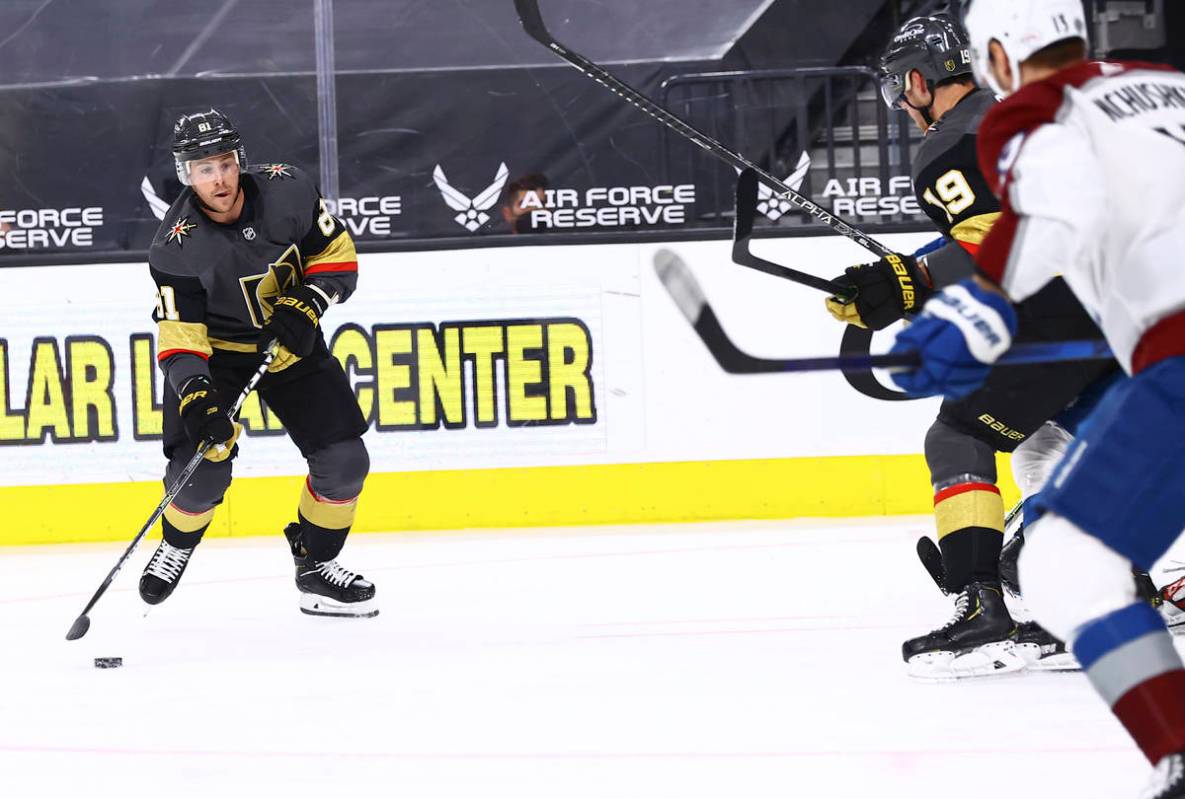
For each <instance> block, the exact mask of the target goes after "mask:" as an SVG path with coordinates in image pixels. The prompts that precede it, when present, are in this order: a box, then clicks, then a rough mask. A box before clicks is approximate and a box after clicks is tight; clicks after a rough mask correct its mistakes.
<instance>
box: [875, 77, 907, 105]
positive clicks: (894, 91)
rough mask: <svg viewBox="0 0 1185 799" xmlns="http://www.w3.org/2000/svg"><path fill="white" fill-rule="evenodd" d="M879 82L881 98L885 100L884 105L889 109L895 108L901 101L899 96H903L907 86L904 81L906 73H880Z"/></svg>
mask: <svg viewBox="0 0 1185 799" xmlns="http://www.w3.org/2000/svg"><path fill="white" fill-rule="evenodd" d="M906 74H908V73H906ZM880 84H881V99H882V100H884V101H885V105H887V106H888V107H889V108H890V109H896V108H897V107H898V105H899V104H900V102H901V98H902V97H904V96H905V92H906V90H907V89H908V88H909V86H908V85H907V83H906V75H902V74H900V73H898V72H885V73H882V74H881V79H880Z"/></svg>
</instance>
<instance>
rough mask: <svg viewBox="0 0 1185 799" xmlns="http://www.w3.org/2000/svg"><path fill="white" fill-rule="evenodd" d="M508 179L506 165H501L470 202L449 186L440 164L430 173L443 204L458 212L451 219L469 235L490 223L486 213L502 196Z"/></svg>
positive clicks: (508, 173)
mask: <svg viewBox="0 0 1185 799" xmlns="http://www.w3.org/2000/svg"><path fill="white" fill-rule="evenodd" d="M509 178H510V170H508V169H507V168H506V164H502V165H501V166H500V167H499V168H498V174H497V175H495V176H494V182H493V183H491V184H490V185H489V186H487V187H486V189H485V190H484V191H483V192H481V194H478V195H477V196H476V197H474V198H473V199H472V200H471V199H469V198H468V197H466V196H465V195H464V194H462V193H461V192H459V191H457V190H456V189H454V188H453V187H452V186H451V185H450V184H449V182H448V178H447V177H445V174H444V170H443V169H441V168H440V164H437V165H436V170H435V171H434V172H433V173H432V180H434V181H435V182H436V188H438V189H440V194H441V196H443V197H444V202H445V204H446V205H448V207H449V208H452V209H453V210H454V211H460V213H459V214H457V215H456V216H455V217H453V219H454V220H455V221H456V223H457V224H458V225H460V226H461V227H463V228H465V229H466V230H468V231H469V232H470V233H473V232H474V231H476V230H477V229H478V228H480V227H481V226H482V225H484V224H485V223H486V222H489V221H490V215H489V214H487V213H486V211H488V210H490V209H491V208H493V207H494V204H495V203H497V202H498V197H500V196H501V195H502V189H503V187H505V186H506V181H507V180H508V179H509Z"/></svg>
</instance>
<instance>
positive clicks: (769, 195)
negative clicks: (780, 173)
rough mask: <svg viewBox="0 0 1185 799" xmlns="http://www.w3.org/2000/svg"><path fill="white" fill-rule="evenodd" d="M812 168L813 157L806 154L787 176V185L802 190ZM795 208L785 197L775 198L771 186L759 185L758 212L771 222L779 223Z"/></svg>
mask: <svg viewBox="0 0 1185 799" xmlns="http://www.w3.org/2000/svg"><path fill="white" fill-rule="evenodd" d="M810 168H811V157H810V155H808V154H807V153H805V152H804V153H803V154H802V157H800V158H799V159H798V166H796V167H794V171H793V172H791V173H790V174H789V175H787V176H786V185H787V186H789V187H790V188H792V189H794V190H795V191H798V190H799V189H801V188H802V184H803V182H804V181H805V180H806V173H807V172H809V171H810ZM793 207H794V203H792V202H790V201H789V200H787V199H785V198H783V197H778V196H775V195H774V190H773V189H771V188H770V187H769V186H766V185H765V184H764V183H758V184H757V211H758V213H760V214H762V215H764V216H765V218H766V219H768V220H769V221H770V222H777V221H778V220H779V219H781V218H782V217H783V216H785V215H786V213H787V212H788V211H790V209H792V208H793Z"/></svg>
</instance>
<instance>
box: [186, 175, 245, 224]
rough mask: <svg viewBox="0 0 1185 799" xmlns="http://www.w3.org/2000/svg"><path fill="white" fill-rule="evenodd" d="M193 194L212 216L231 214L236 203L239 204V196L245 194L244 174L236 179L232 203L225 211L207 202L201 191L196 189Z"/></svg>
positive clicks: (201, 206)
mask: <svg viewBox="0 0 1185 799" xmlns="http://www.w3.org/2000/svg"><path fill="white" fill-rule="evenodd" d="M193 195H194V198H195V199H196V200H197V202H198V206H199V207H200V208H201V209H202V211H204V212H205V213H206V215H207V216H210V215H217V216H223V215H225V214H229V213H230V212H231V211H232V210H233V209H234V207H235V206H236V205H238V203H239V198H240V197H242V196H243V177H242V175H239V178H238V180H236V181H235V193H234V198H233V199H232V200H231V201H230V205H228V206H227V207H226V210H225V211H220V210H219V209H217V208H215V207H214V206H212V205H210V204H209V203H208V202H206V200H205V198H204V197H202V194H201V192H199V191H197V190H194V192H193Z"/></svg>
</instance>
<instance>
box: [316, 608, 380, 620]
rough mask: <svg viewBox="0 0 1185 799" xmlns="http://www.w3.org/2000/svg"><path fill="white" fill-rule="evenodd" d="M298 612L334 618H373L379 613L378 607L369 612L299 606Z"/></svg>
mask: <svg viewBox="0 0 1185 799" xmlns="http://www.w3.org/2000/svg"><path fill="white" fill-rule="evenodd" d="M300 612H301V613H303V614H305V615H306V616H323V617H329V618H334V619H373V618H374V617H375V616H377V615H379V609H378V608H375V609H374V610H372V611H370V612H369V613H335V612H333V611H328V610H309V609H308V608H301V609H300Z"/></svg>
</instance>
